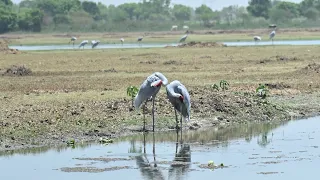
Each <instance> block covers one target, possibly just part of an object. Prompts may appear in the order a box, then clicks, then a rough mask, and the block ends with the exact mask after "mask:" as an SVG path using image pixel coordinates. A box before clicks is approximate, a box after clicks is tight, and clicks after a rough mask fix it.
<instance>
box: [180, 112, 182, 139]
mask: <svg viewBox="0 0 320 180" xmlns="http://www.w3.org/2000/svg"><path fill="white" fill-rule="evenodd" d="M181 112H182V108H181ZM180 126H181V127H180V132H181V133H180V143H181V145H182V113H181V115H180Z"/></svg>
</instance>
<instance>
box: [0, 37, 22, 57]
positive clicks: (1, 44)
mask: <svg viewBox="0 0 320 180" xmlns="http://www.w3.org/2000/svg"><path fill="white" fill-rule="evenodd" d="M0 53H6V54H17V53H19V50H18V49H10V48H9V47H8V41H6V40H5V39H0Z"/></svg>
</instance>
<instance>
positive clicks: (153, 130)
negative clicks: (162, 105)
mask: <svg viewBox="0 0 320 180" xmlns="http://www.w3.org/2000/svg"><path fill="white" fill-rule="evenodd" d="M154 99H155V98H154V97H152V131H153V132H154Z"/></svg>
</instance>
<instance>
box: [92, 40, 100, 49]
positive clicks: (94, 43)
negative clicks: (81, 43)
mask: <svg viewBox="0 0 320 180" xmlns="http://www.w3.org/2000/svg"><path fill="white" fill-rule="evenodd" d="M99 43H100V41H95V40H93V41H91V44H92V49H93V48H95V47H96V46H98V44H99Z"/></svg>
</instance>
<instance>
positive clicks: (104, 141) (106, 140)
mask: <svg viewBox="0 0 320 180" xmlns="http://www.w3.org/2000/svg"><path fill="white" fill-rule="evenodd" d="M99 142H100V143H101V144H104V145H108V144H110V143H113V139H109V138H100V139H99Z"/></svg>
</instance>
